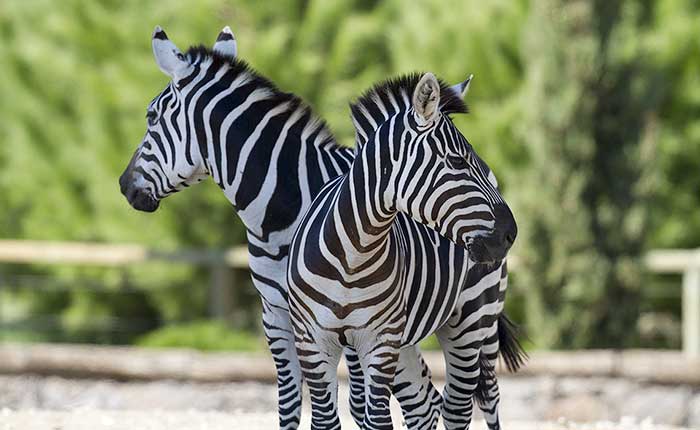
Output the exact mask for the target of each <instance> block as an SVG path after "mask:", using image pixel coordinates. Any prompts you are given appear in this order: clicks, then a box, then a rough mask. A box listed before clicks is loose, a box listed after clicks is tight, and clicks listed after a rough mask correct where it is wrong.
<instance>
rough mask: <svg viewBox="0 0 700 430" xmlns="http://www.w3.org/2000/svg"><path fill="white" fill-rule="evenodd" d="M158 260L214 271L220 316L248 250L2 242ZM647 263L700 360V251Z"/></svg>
mask: <svg viewBox="0 0 700 430" xmlns="http://www.w3.org/2000/svg"><path fill="white" fill-rule="evenodd" d="M157 261H161V262H177V263H186V264H194V265H203V266H207V267H209V268H210V270H211V280H212V284H211V287H210V294H209V297H210V300H209V309H210V312H211V314H212V315H213V316H217V317H220V316H223V315H224V314H225V313H226V312H227V310H228V308H229V306H230V303H229V299H228V297H229V295H228V294H227V291H228V290H229V288H230V286H231V285H232V283H233V282H234V274H233V271H232V270H231V269H247V268H248V252H247V249H246V247H245V246H240V247H235V248H231V249H228V250H222V251H212V250H185V251H173V252H166V251H157V250H153V249H149V248H146V247H144V246H140V245H111V244H110V245H106V244H95V243H76V242H43V241H25V240H22V241H19V240H0V263H13V264H64V265H67V264H74V265H92V266H105V267H121V266H126V265H132V264H139V263H147V262H157ZM644 263H645V266H646V268H647V269H648V270H649V271H650V272H652V273H667V274H668V273H672V274H682V275H683V281H682V290H683V292H682V321H683V351H684V352H685V353H686V354H687V355H689V356H691V357H700V249H697V250H654V251H650V252H649V253H648V254H647V255H646V256H645V258H644ZM517 267H518V264H517V258H515V257H510V258H509V268H511V269H514V270H515V271H516V272H517Z"/></svg>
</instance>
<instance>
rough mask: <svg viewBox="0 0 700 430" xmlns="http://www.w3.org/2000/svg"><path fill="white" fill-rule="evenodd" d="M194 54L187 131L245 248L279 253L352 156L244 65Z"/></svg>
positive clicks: (296, 102) (303, 108) (293, 100)
mask: <svg viewBox="0 0 700 430" xmlns="http://www.w3.org/2000/svg"><path fill="white" fill-rule="evenodd" d="M197 54H199V55H204V54H206V56H205V57H203V58H202V59H201V61H199V62H196V67H195V69H194V71H193V73H192V74H191V75H190V77H188V78H186V79H189V82H187V87H188V96H186V97H189V98H190V100H191V101H193V102H192V103H190V104H189V107H188V121H187V122H188V125H189V126H191V127H192V129H193V130H194V135H195V136H196V139H197V142H198V145H199V148H200V152H201V154H202V157H203V159H204V163H205V165H206V168H207V170H208V172H209V174H210V175H211V176H212V178H213V179H214V181H215V182H216V183H217V184H218V185H219V187H220V188H221V189H222V190H223V191H224V194H225V195H226V197H227V198H228V199H229V201H230V202H231V203H232V204H233V205H234V207H235V208H236V210H237V212H238V215H239V216H240V218H241V219H242V220H243V223H244V224H245V226H246V228H247V230H248V236H249V239H250V240H251V243H252V244H253V245H254V246H257V247H261V248H265V249H267V250H268V251H269V252H271V253H278V252H279V249H280V247H282V246H288V245H289V243H290V242H291V235H292V234H293V232H294V230H295V229H296V225H297V223H298V221H299V218H300V216H301V215H302V214H303V213H304V211H305V210H306V208H308V206H309V205H310V204H311V202H312V201H313V198H314V197H315V196H316V194H317V193H318V191H319V190H320V189H321V187H322V186H323V185H324V184H325V183H326V182H328V181H329V180H330V179H332V178H334V177H337V176H339V175H341V174H343V173H345V172H346V171H348V169H349V167H350V163H351V162H352V150H350V149H348V148H343V147H341V146H339V145H338V144H337V143H336V142H335V139H334V138H333V136H332V134H331V133H330V131H329V129H328V127H327V126H326V124H325V123H324V122H323V121H322V120H320V119H319V118H318V117H317V116H316V115H314V114H313V112H312V111H311V109H310V108H309V107H308V106H307V105H306V104H304V103H303V102H302V101H301V99H299V98H298V97H296V96H294V95H293V94H289V93H284V92H281V91H279V90H278V89H277V88H276V87H275V86H274V85H273V84H272V83H271V82H270V81H268V80H267V79H265V78H263V77H261V76H260V75H259V74H257V73H256V72H255V71H253V70H252V69H250V68H249V67H248V66H247V65H246V64H245V63H243V62H241V61H239V60H233V59H228V58H223V59H222V58H219V57H217V56H216V55H214V54H211V53H209V52H206V53H201V52H200V53H198V52H195V55H197ZM189 55H193V54H192V53H190V54H189ZM183 90H184V89H183Z"/></svg>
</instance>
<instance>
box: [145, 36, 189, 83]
mask: <svg viewBox="0 0 700 430" xmlns="http://www.w3.org/2000/svg"><path fill="white" fill-rule="evenodd" d="M151 44H152V45H153V56H154V57H155V58H156V63H157V64H158V67H159V68H160V70H162V71H163V73H165V74H166V75H168V76H170V77H171V78H173V79H176V78H177V77H178V76H182V75H183V74H184V73H183V72H184V71H185V70H187V68H188V67H189V63H188V62H187V60H185V56H184V55H182V52H180V50H179V49H177V46H175V44H174V43H173V42H171V41H170V39H168V35H167V34H165V31H163V29H162V28H160V26H159V25H157V26H156V28H155V30H153V37H152V40H151Z"/></svg>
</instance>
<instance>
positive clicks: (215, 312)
mask: <svg viewBox="0 0 700 430" xmlns="http://www.w3.org/2000/svg"><path fill="white" fill-rule="evenodd" d="M233 282H234V274H233V269H231V268H230V267H229V266H228V265H227V264H225V263H223V264H215V265H213V266H211V286H210V287H209V315H210V316H211V317H212V318H215V319H218V320H227V319H229V318H230V317H231V309H232V307H233V297H232V294H231V292H232V284H233Z"/></svg>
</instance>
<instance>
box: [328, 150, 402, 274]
mask: <svg viewBox="0 0 700 430" xmlns="http://www.w3.org/2000/svg"><path fill="white" fill-rule="evenodd" d="M383 149H386V147H384V148H382V147H380V146H379V145H372V144H370V145H367V146H365V147H363V148H362V149H361V150H360V151H359V153H358V154H357V157H356V159H355V162H354V163H353V165H352V167H351V169H350V172H349V173H348V174H347V175H345V177H344V178H343V181H342V183H341V184H340V185H339V186H338V190H337V193H336V195H335V199H334V201H333V203H332V204H333V207H332V208H331V210H330V211H328V214H327V215H326V219H325V222H324V225H323V229H324V237H325V238H326V240H329V241H330V242H333V241H335V242H337V244H338V246H337V247H336V248H337V249H338V250H339V252H338V255H337V256H338V258H339V259H341V260H344V262H343V265H344V266H345V269H346V270H347V271H348V272H349V273H354V272H357V271H361V270H363V269H365V268H366V267H367V266H368V265H372V264H373V263H377V262H381V261H385V262H386V261H388V260H387V258H386V256H387V255H388V254H387V253H393V251H394V250H393V249H390V248H391V247H390V246H389V242H387V240H388V239H389V238H390V236H389V233H390V232H391V230H392V228H393V225H394V220H395V218H396V215H397V213H398V212H397V210H396V205H395V204H394V201H393V189H394V187H393V186H392V185H391V184H392V181H393V179H392V176H393V172H392V171H391V169H390V167H388V166H389V164H390V160H388V156H389V155H388V151H385V150H383ZM377 160H378V161H377ZM378 165H380V166H387V169H384V168H381V167H380V168H377V166H378ZM341 250H342V251H341Z"/></svg>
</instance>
